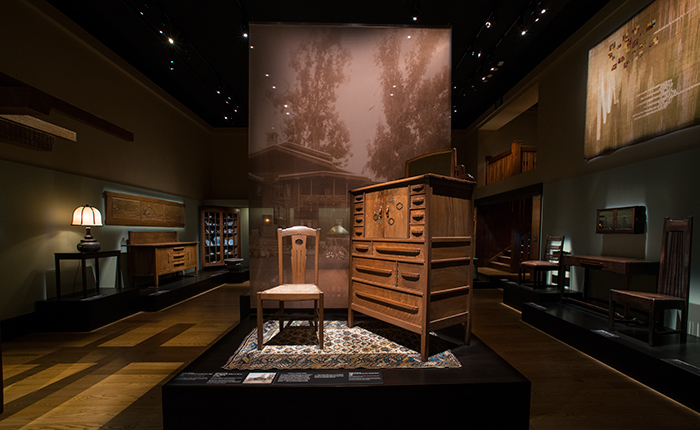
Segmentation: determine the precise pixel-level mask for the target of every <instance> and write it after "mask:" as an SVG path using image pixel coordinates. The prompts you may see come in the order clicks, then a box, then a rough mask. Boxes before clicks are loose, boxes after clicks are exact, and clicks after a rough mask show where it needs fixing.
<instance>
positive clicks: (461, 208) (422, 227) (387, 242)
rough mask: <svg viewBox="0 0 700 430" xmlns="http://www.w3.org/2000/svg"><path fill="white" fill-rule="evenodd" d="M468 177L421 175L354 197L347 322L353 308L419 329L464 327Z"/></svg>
mask: <svg viewBox="0 0 700 430" xmlns="http://www.w3.org/2000/svg"><path fill="white" fill-rule="evenodd" d="M473 189H474V182H473V181H467V180H463V179H456V178H451V177H447V176H440V175H434V174H426V175H421V176H414V177H411V178H405V179H400V180H397V181H392V182H386V183H382V184H377V185H372V186H368V187H363V188H358V189H355V190H352V191H350V193H351V194H352V195H353V196H354V202H353V207H352V208H351V211H352V215H351V219H352V224H353V227H352V230H351V233H352V243H351V262H350V270H351V277H350V283H349V284H350V285H349V295H348V296H349V304H348V325H349V326H351V327H352V326H353V325H354V321H353V319H354V315H353V313H354V312H361V313H363V314H365V315H368V316H371V317H374V318H377V319H380V320H382V321H385V322H388V323H391V324H394V325H396V326H399V327H403V328H405V329H407V330H410V331H412V332H415V333H418V334H420V335H421V350H420V353H421V359H422V360H423V361H426V360H427V359H428V346H429V345H428V343H429V342H428V339H429V336H430V332H431V331H433V330H437V329H440V328H444V327H448V326H451V325H455V324H460V323H464V324H465V343H468V342H469V336H470V333H471V297H472V271H473V264H472V261H473V254H474V246H473V242H472V238H473V230H474V222H473V206H472V191H473Z"/></svg>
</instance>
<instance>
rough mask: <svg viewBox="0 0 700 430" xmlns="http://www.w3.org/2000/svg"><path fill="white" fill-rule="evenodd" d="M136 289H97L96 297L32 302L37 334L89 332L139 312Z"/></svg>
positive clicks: (71, 297)
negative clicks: (36, 321)
mask: <svg viewBox="0 0 700 430" xmlns="http://www.w3.org/2000/svg"><path fill="white" fill-rule="evenodd" d="M138 299H139V291H138V290H134V289H132V290H121V291H120V290H115V289H114V288H100V294H93V295H92V296H90V295H88V297H86V298H85V297H83V294H82V293H81V294H71V295H68V296H62V297H61V299H60V300H58V299H49V300H42V301H38V302H36V315H37V320H38V329H39V330H40V331H49V332H56V331H91V330H94V329H96V328H99V327H102V326H104V325H107V324H110V323H112V322H114V321H117V320H120V319H122V318H125V317H128V316H129V315H132V314H135V313H136V312H138V311H139V309H138Z"/></svg>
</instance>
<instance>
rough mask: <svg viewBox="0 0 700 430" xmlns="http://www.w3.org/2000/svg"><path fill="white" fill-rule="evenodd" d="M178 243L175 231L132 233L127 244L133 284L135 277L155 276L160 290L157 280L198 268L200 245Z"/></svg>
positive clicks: (156, 284)
mask: <svg viewBox="0 0 700 430" xmlns="http://www.w3.org/2000/svg"><path fill="white" fill-rule="evenodd" d="M198 243H199V242H178V240H177V232H176V231H130V232H129V242H128V245H127V247H128V249H129V252H128V258H129V270H130V273H131V278H132V284H133V279H134V277H136V276H153V281H154V282H155V286H156V287H158V277H159V276H160V275H166V274H168V273H175V272H179V271H183V270H187V269H192V268H194V273H195V275H196V274H197V272H198V266H197V244H198Z"/></svg>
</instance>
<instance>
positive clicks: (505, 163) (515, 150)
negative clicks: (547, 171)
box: [486, 140, 537, 185]
mask: <svg viewBox="0 0 700 430" xmlns="http://www.w3.org/2000/svg"><path fill="white" fill-rule="evenodd" d="M536 167H537V149H536V148H535V147H534V146H523V145H522V143H521V142H520V141H519V140H516V141H514V142H513V143H511V144H510V149H509V150H507V151H505V152H502V153H500V154H498V155H495V156H488V157H486V184H487V185H488V184H492V183H494V182H497V181H500V180H502V179H505V178H509V177H511V176H514V175H517V174H520V173H523V172H527V171H530V170H533V169H535V168H536Z"/></svg>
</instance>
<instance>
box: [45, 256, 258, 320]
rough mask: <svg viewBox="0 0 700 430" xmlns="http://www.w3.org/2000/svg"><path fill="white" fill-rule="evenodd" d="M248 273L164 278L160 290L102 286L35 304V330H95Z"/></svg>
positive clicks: (212, 272)
mask: <svg viewBox="0 0 700 430" xmlns="http://www.w3.org/2000/svg"><path fill="white" fill-rule="evenodd" d="M246 277H247V273H240V272H239V273H236V274H234V275H231V272H229V271H228V270H227V269H224V270H220V269H219V270H203V271H200V272H199V274H198V275H196V276H195V275H189V274H187V275H177V276H170V277H165V278H164V279H163V282H162V284H161V285H160V287H159V288H149V287H144V288H124V289H121V290H117V289H116V288H105V287H101V288H100V290H99V292H96V291H95V290H94V289H92V290H88V297H83V293H82V292H80V293H73V294H69V295H63V296H61V299H60V300H58V299H56V298H51V299H46V300H40V301H37V302H36V305H35V309H36V311H35V315H36V322H37V324H36V329H37V330H39V331H45V332H84V331H92V330H95V329H97V328H100V327H102V326H105V325H107V324H110V323H113V322H115V321H118V320H120V319H122V318H125V317H128V316H130V315H133V314H135V313H137V312H139V311H146V312H156V311H159V310H161V309H165V308H167V307H169V306H172V305H174V304H177V303H179V302H182V301H184V300H187V299H189V298H191V297H194V296H196V295H198V294H201V293H203V292H205V291H208V290H210V289H212V288H215V287H218V286H219V285H221V284H225V283H234V281H238V282H236V283H240V282H243V281H242V280H246V279H245V278H246Z"/></svg>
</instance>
